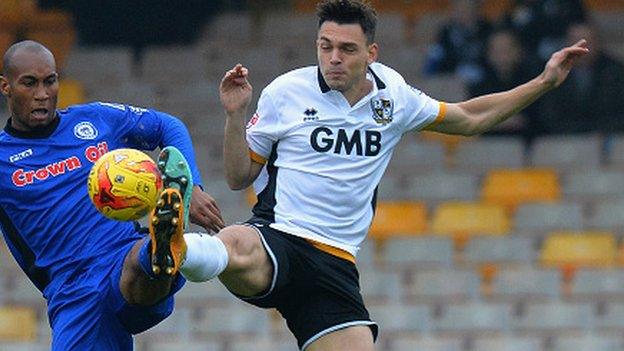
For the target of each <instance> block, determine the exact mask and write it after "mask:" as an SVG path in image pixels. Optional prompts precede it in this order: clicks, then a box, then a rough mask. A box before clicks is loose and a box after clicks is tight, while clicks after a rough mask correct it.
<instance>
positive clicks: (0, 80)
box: [0, 76, 11, 97]
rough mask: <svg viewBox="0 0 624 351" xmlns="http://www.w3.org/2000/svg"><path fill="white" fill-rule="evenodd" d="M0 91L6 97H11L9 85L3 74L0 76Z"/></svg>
mask: <svg viewBox="0 0 624 351" xmlns="http://www.w3.org/2000/svg"><path fill="white" fill-rule="evenodd" d="M0 93H2V95H4V96H6V97H11V86H10V85H9V81H8V80H7V79H6V77H5V76H0Z"/></svg>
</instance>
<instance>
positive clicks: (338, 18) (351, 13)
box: [316, 0, 377, 43]
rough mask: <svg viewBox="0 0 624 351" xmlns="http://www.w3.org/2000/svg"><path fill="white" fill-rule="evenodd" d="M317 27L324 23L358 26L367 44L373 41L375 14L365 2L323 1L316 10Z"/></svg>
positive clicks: (352, 0)
mask: <svg viewBox="0 0 624 351" xmlns="http://www.w3.org/2000/svg"><path fill="white" fill-rule="evenodd" d="M316 15H317V16H318V18H319V27H320V26H321V25H322V24H323V23H325V22H326V21H330V22H336V23H338V24H359V25H360V27H362V31H363V32H364V35H365V36H366V40H368V43H372V42H374V41H375V27H377V13H376V12H375V9H374V8H373V7H372V6H371V5H369V4H368V2H367V1H366V0H362V1H358V0H323V1H321V2H320V3H319V5H318V6H317V10H316Z"/></svg>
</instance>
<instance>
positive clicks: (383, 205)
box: [369, 201, 427, 241]
mask: <svg viewBox="0 0 624 351" xmlns="http://www.w3.org/2000/svg"><path fill="white" fill-rule="evenodd" d="M426 229H427V207H426V206H425V204H424V203H421V202H410V201H392V202H391V201H382V202H379V203H378V204H377V207H376V209H375V216H374V218H373V223H372V225H371V227H370V231H369V235H370V238H372V239H375V240H380V241H384V240H386V239H388V238H390V237H394V236H410V235H417V234H422V233H424V232H425V230H426Z"/></svg>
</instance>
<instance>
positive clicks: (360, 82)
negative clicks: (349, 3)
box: [316, 21, 377, 95]
mask: <svg viewBox="0 0 624 351" xmlns="http://www.w3.org/2000/svg"><path fill="white" fill-rule="evenodd" d="M316 48H317V55H318V61H319V66H320V69H321V74H322V75H323V78H325V82H326V83H327V85H328V86H329V87H330V88H331V89H333V90H338V91H340V92H342V93H343V94H345V95H349V94H350V93H357V92H359V91H360V90H361V89H363V87H364V84H365V82H366V70H367V68H368V65H369V64H371V63H372V62H373V61H375V59H377V44H375V43H372V44H369V43H368V42H367V40H366V36H365V35H364V31H363V30H362V27H361V26H360V25H359V24H338V23H336V22H330V21H327V22H324V23H323V24H322V25H321V27H320V28H319V32H318V38H317V40H316Z"/></svg>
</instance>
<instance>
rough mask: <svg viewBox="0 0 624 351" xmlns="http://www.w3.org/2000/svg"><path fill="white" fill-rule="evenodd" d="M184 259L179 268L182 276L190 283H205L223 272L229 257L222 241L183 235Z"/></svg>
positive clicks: (205, 235) (196, 234) (191, 234)
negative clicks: (184, 242)
mask: <svg viewBox="0 0 624 351" xmlns="http://www.w3.org/2000/svg"><path fill="white" fill-rule="evenodd" d="M184 240H185V241H186V247H187V249H186V259H185V260H184V263H183V264H182V266H181V267H180V272H181V273H182V276H183V277H184V278H186V279H187V280H189V281H192V282H205V281H207V280H210V279H212V278H214V277H216V276H218V275H219V274H221V272H223V271H224V270H225V268H226V267H227V264H228V261H229V256H228V252H227V249H226V248H225V245H224V244H223V241H221V239H219V238H218V237H216V236H211V235H209V234H202V233H187V234H184Z"/></svg>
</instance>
